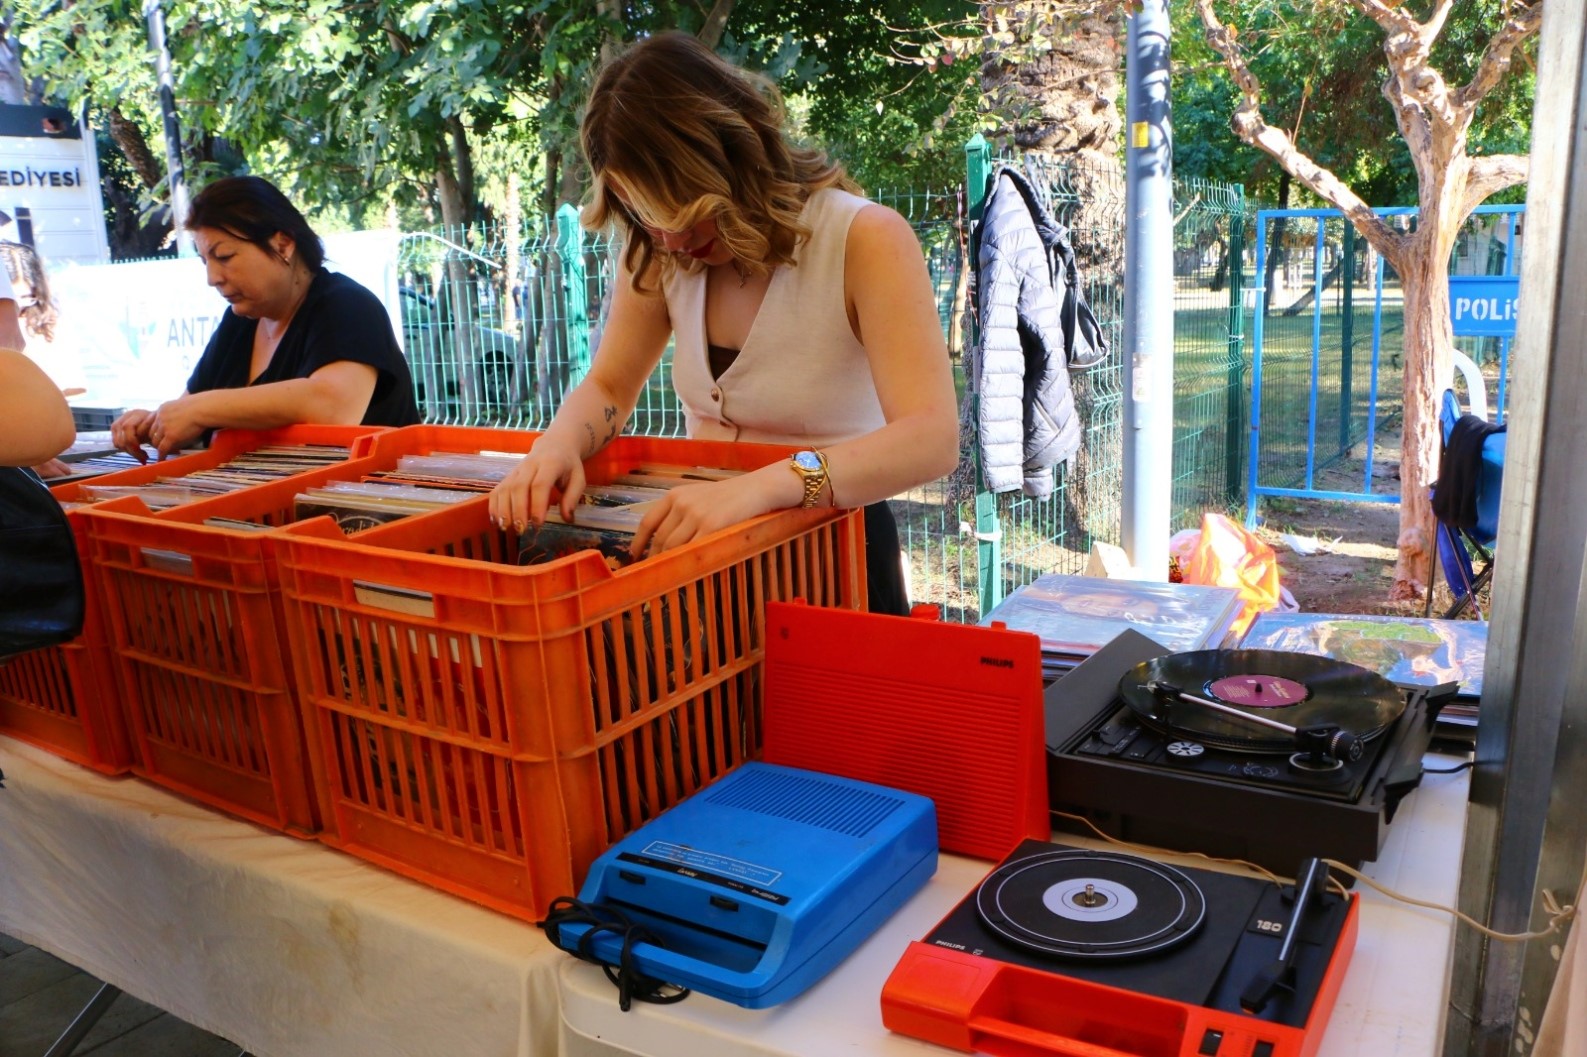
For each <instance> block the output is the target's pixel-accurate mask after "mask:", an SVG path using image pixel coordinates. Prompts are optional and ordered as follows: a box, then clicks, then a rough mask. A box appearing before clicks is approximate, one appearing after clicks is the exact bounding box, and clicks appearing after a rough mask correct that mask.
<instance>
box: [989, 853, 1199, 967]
mask: <svg viewBox="0 0 1587 1057" xmlns="http://www.w3.org/2000/svg"><path fill="white" fill-rule="evenodd" d="M975 901H976V911H977V912H978V913H979V914H980V917H981V921H982V922H983V923H984V924H985V925H986V927H987V928H989V929H991V930H992V931H993V932H995V933H997V934H999V935H1001V936H1002V937H1003V938H1005V939H1007V940H1009V941H1010V942H1012V943H1015V944H1017V945H1019V946H1021V947H1024V948H1026V949H1029V950H1034V951H1038V952H1041V953H1044V954H1055V955H1060V956H1063V957H1069V958H1130V957H1135V956H1138V955H1144V954H1150V953H1155V952H1158V951H1163V950H1167V949H1168V948H1170V947H1174V946H1176V945H1178V944H1180V943H1183V942H1184V941H1185V940H1188V939H1189V938H1190V937H1192V936H1194V935H1195V934H1196V930H1197V929H1198V928H1200V926H1201V922H1202V920H1203V918H1205V917H1206V913H1207V902H1206V898H1205V896H1204V895H1203V894H1202V892H1201V889H1200V888H1198V887H1197V886H1196V883H1195V882H1194V881H1192V880H1191V879H1190V878H1189V877H1187V876H1185V875H1184V874H1183V873H1181V872H1180V871H1178V870H1176V869H1174V868H1173V867H1172V866H1165V865H1163V864H1162V863H1157V862H1152V861H1151V860H1149V859H1141V858H1137V857H1135V856H1131V855H1120V854H1117V853H1114V852H1094V851H1079V850H1054V851H1051V852H1041V853H1039V854H1036V855H1032V856H1028V857H1025V858H1020V859H1013V860H1010V861H1009V862H1006V863H1004V864H1003V865H1002V866H1001V867H999V868H998V869H997V870H994V871H993V872H992V873H991V874H990V875H989V876H988V877H987V878H986V880H985V881H983V882H981V886H980V888H979V889H977V891H976V894H975Z"/></svg>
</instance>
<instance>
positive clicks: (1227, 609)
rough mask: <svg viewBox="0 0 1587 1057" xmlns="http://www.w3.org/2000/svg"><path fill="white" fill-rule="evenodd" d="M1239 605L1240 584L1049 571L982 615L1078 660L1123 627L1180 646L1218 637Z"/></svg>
mask: <svg viewBox="0 0 1587 1057" xmlns="http://www.w3.org/2000/svg"><path fill="white" fill-rule="evenodd" d="M1238 605H1239V592H1237V591H1236V590H1235V589H1234V588H1232V587H1208V586H1204V585H1201V584H1173V583H1149V582H1145V581H1139V580H1106V579H1102V578H1101V577H1095V576H1073V575H1068V574H1063V573H1049V574H1048V575H1046V576H1041V577H1038V578H1037V579H1036V580H1034V581H1032V582H1031V583H1030V584H1029V585H1027V586H1026V587H1022V588H1020V589H1019V590H1018V591H1015V592H1014V593H1013V594H1011V595H1009V596H1008V597H1007V598H1005V599H1004V600H1003V601H1002V602H1001V603H999V604H998V605H997V606H996V607H994V608H993V609H992V611H991V612H990V613H988V614H986V616H984V617H983V618H982V619H981V621H980V622H981V623H982V624H990V623H992V622H993V621H1001V622H1002V623H1004V624H1006V625H1007V626H1008V627H1009V628H1011V629H1013V630H1015V631H1029V632H1034V633H1035V634H1036V635H1037V636H1039V637H1040V638H1041V644H1042V652H1043V653H1045V654H1051V655H1062V656H1066V657H1074V658H1075V659H1077V660H1078V659H1082V658H1084V657H1088V656H1090V655H1091V654H1093V653H1095V652H1096V651H1097V650H1099V649H1101V648H1102V647H1103V646H1105V645H1107V644H1108V643H1109V642H1111V641H1113V639H1114V638H1115V637H1116V636H1117V635H1118V634H1119V633H1120V632H1122V631H1126V630H1133V631H1138V632H1140V633H1141V634H1142V635H1145V636H1147V637H1148V638H1150V639H1152V641H1154V642H1156V643H1158V644H1159V645H1161V646H1164V647H1166V648H1168V649H1170V650H1175V651H1179V650H1197V649H1202V648H1204V647H1206V646H1209V645H1217V644H1218V640H1220V639H1221V638H1222V635H1223V633H1224V631H1226V630H1227V628H1228V624H1229V620H1230V618H1231V616H1232V614H1233V612H1234V610H1235V608H1236V607H1237V606H1238Z"/></svg>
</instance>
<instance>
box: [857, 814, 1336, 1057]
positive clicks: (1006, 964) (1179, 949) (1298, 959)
mask: <svg viewBox="0 0 1587 1057" xmlns="http://www.w3.org/2000/svg"><path fill="white" fill-rule="evenodd" d="M1327 881H1328V871H1327V867H1326V866H1325V865H1323V864H1322V862H1321V861H1320V860H1317V859H1310V860H1307V862H1306V863H1305V864H1303V865H1302V868H1301V871H1300V876H1299V878H1298V879H1297V880H1296V881H1295V883H1294V884H1293V885H1287V886H1282V887H1281V886H1280V885H1278V884H1276V883H1273V882H1269V881H1264V880H1260V879H1257V878H1253V877H1247V876H1239V875H1235V874H1225V873H1216V872H1213V871H1210V870H1196V869H1189V868H1185V869H1180V868H1176V867H1173V866H1169V865H1166V864H1164V863H1159V862H1156V861H1154V860H1151V859H1145V858H1141V857H1138V856H1133V855H1127V854H1123V853H1120V852H1115V851H1107V850H1084V849H1077V848H1069V847H1065V846H1063V845H1057V844H1048V843H1045V842H1042V841H1026V842H1024V843H1023V844H1021V845H1020V846H1019V847H1018V848H1017V849H1015V851H1014V853H1013V854H1012V855H1010V856H1009V858H1008V859H1006V860H1004V862H1003V863H1002V864H1001V865H1000V866H998V867H997V869H995V870H993V871H992V873H991V874H989V875H988V876H987V878H986V879H985V880H984V881H983V882H981V884H980V885H979V886H977V888H976V890H975V891H973V892H972V893H970V895H969V896H967V897H966V898H965V899H964V900H963V901H962V902H961V903H960V904H959V905H958V906H957V907H955V908H954V910H953V911H952V912H951V913H950V914H949V915H948V916H947V917H946V918H944V919H943V920H942V922H941V923H940V924H939V925H938V926H937V927H936V928H935V929H934V930H933V931H932V932H931V933H930V934H929V935H928V936H927V937H926V938H925V939H924V940H922V941H919V942H915V943H911V944H910V945H909V949H908V950H907V951H906V952H905V953H904V956H903V958H902V959H901V960H900V961H899V963H898V965H897V966H896V967H895V968H894V970H893V972H892V975H891V976H889V977H888V980H887V983H886V985H885V986H884V987H883V989H882V1023H883V1024H885V1025H886V1026H887V1027H888V1028H889V1029H890V1030H892V1031H896V1032H899V1033H901V1034H904V1035H910V1036H913V1037H915V1038H919V1039H924V1040H926V1041H928V1042H934V1043H937V1044H939V1045H942V1046H948V1047H951V1048H953V1049H956V1050H962V1051H965V1052H971V1051H976V1052H982V1053H990V1054H1002V1055H1009V1057H1015V1055H1017V1057H1033V1055H1035V1054H1042V1053H1051V1054H1067V1055H1070V1057H1196V1055H1206V1057H1310V1055H1311V1054H1314V1053H1315V1052H1316V1050H1317V1047H1318V1046H1319V1044H1320V1043H1321V1041H1322V1035H1323V1030H1324V1028H1325V1027H1326V1025H1327V1022H1328V1017H1329V1014H1330V1013H1331V1012H1332V1010H1333V1006H1334V1001H1335V1000H1336V998H1337V997H1338V994H1339V987H1340V984H1341V983H1342V982H1343V979H1344V974H1345V969H1346V967H1347V966H1348V964H1349V962H1350V955H1351V953H1352V951H1353V950H1354V947H1355V938H1356V928H1357V900H1356V899H1355V898H1354V897H1352V896H1350V895H1348V894H1344V895H1341V894H1339V893H1337V892H1333V891H1329V890H1328V884H1327Z"/></svg>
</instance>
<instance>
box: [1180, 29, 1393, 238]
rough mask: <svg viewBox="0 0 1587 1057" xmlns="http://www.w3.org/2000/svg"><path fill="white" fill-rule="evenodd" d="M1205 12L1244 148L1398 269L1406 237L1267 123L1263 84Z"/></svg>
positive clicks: (1210, 41)
mask: <svg viewBox="0 0 1587 1057" xmlns="http://www.w3.org/2000/svg"><path fill="white" fill-rule="evenodd" d="M1352 2H1356V0H1352ZM1196 5H1197V7H1198V8H1199V10H1200V12H1201V21H1202V25H1203V26H1205V27H1206V30H1207V43H1208V44H1210V45H1212V48H1213V50H1214V51H1216V52H1217V53H1218V54H1219V55H1222V56H1223V61H1224V65H1225V66H1227V67H1228V69H1229V75H1230V76H1231V77H1232V78H1233V79H1234V83H1235V86H1236V87H1237V88H1239V90H1240V96H1241V101H1240V105H1239V106H1238V107H1237V108H1236V109H1235V112H1234V117H1233V118H1232V119H1231V120H1230V122H1229V124H1230V126H1231V127H1232V128H1233V129H1234V131H1235V134H1236V135H1238V136H1239V137H1240V138H1241V139H1243V140H1244V141H1245V142H1247V143H1249V144H1251V145H1252V146H1255V147H1260V148H1261V149H1262V150H1264V151H1266V152H1267V153H1268V154H1270V155H1272V156H1273V157H1274V158H1275V159H1277V161H1278V163H1279V164H1280V165H1282V166H1283V167H1284V171H1285V172H1287V173H1289V174H1290V175H1291V176H1293V177H1295V179H1297V180H1299V181H1300V182H1301V183H1303V184H1305V185H1306V186H1307V187H1309V188H1310V189H1311V190H1313V191H1315V192H1316V193H1317V194H1319V195H1321V196H1322V197H1323V198H1325V199H1327V200H1328V201H1330V202H1332V203H1333V204H1334V205H1336V206H1338V207H1339V209H1340V210H1342V211H1343V212H1344V214H1345V216H1346V217H1347V218H1348V219H1349V220H1350V222H1351V223H1353V224H1354V225H1355V227H1356V230H1357V231H1359V232H1361V234H1362V235H1363V236H1365V238H1366V239H1367V241H1368V242H1370V243H1372V246H1373V248H1374V249H1376V250H1377V251H1378V252H1379V253H1381V254H1383V256H1384V257H1386V258H1388V260H1389V262H1390V263H1391V264H1394V265H1396V266H1398V265H1399V258H1400V254H1401V249H1402V246H1403V244H1404V237H1403V236H1401V235H1400V234H1399V233H1398V232H1396V231H1395V230H1394V229H1393V228H1391V227H1389V226H1388V225H1387V224H1385V223H1384V222H1383V220H1382V218H1380V217H1379V216H1378V215H1377V214H1376V213H1374V212H1372V207H1371V206H1369V205H1367V203H1366V202H1364V201H1362V199H1361V197H1360V196H1359V195H1357V194H1356V193H1355V192H1354V191H1352V190H1351V189H1350V187H1349V185H1347V184H1346V183H1345V182H1344V181H1343V180H1341V179H1339V177H1338V176H1335V175H1334V173H1333V172H1332V171H1331V170H1329V169H1327V168H1325V167H1323V166H1321V165H1318V164H1317V163H1316V162H1315V161H1313V160H1312V159H1311V158H1310V157H1308V156H1307V155H1306V154H1305V153H1304V152H1303V151H1301V149H1300V148H1299V147H1297V146H1296V145H1295V141H1294V140H1292V139H1291V138H1290V137H1289V134H1288V133H1286V132H1285V131H1284V130H1283V129H1279V128H1274V127H1273V126H1271V125H1269V124H1268V123H1267V122H1266V121H1265V120H1263V118H1262V98H1261V89H1262V86H1261V83H1260V82H1258V81H1257V79H1256V75H1255V74H1253V73H1252V72H1251V68H1250V66H1249V65H1247V64H1246V61H1245V57H1244V55H1243V54H1242V53H1241V51H1240V46H1239V44H1238V43H1236V41H1235V39H1234V36H1233V35H1232V34H1231V33H1230V32H1229V30H1228V27H1226V26H1224V24H1223V23H1222V22H1220V21H1219V20H1218V16H1217V14H1216V13H1215V12H1214V11H1213V10H1212V0H1196Z"/></svg>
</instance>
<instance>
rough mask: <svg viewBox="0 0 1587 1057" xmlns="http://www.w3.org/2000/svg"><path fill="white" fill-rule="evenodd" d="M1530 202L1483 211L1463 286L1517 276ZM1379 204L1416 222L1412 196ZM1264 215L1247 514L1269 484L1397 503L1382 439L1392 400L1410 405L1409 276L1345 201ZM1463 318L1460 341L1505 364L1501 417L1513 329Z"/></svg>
mask: <svg viewBox="0 0 1587 1057" xmlns="http://www.w3.org/2000/svg"><path fill="white" fill-rule="evenodd" d="M1524 208H1525V207H1523V206H1519V205H1500V206H1481V207H1479V208H1478V209H1477V210H1476V212H1475V213H1474V214H1473V215H1472V216H1471V218H1470V219H1468V220H1467V222H1466V225H1465V227H1463V228H1462V230H1461V233H1460V236H1459V237H1458V239H1457V240H1456V249H1455V253H1454V255H1453V258H1452V259H1451V261H1450V273H1451V283H1452V285H1454V284H1455V283H1457V282H1459V281H1461V280H1462V279H1466V280H1468V281H1469V277H1471V276H1512V277H1513V276H1516V275H1518V274H1519V270H1520V252H1519V249H1520V238H1521V234H1522V214H1523V212H1524ZM1374 212H1375V213H1377V214H1378V215H1379V216H1380V217H1384V218H1386V219H1387V221H1388V222H1389V223H1390V224H1392V225H1395V226H1398V227H1400V228H1401V229H1403V230H1408V229H1409V228H1410V227H1411V226H1412V225H1414V224H1415V223H1416V214H1417V210H1416V209H1415V208H1412V207H1398V208H1385V209H1376V210H1374ZM1256 218H1257V219H1256V266H1255V269H1254V271H1253V273H1252V276H1251V281H1250V284H1249V286H1248V289H1249V290H1250V294H1249V301H1250V311H1251V314H1252V320H1251V326H1250V333H1251V335H1252V367H1251V401H1250V408H1251V413H1250V436H1249V438H1248V440H1249V458H1248V460H1247V463H1246V519H1245V520H1246V525H1247V526H1248V527H1254V526H1255V525H1256V517H1257V503H1258V501H1259V500H1260V498H1261V497H1262V496H1292V497H1300V498H1308V499H1348V500H1354V501H1356V502H1380V503H1395V502H1398V501H1399V487H1398V483H1397V482H1395V481H1385V482H1381V483H1379V485H1378V486H1377V487H1374V480H1375V478H1376V476H1377V473H1376V472H1375V471H1378V470H1379V468H1377V467H1375V466H1374V447H1375V445H1376V443H1377V435H1378V428H1379V411H1380V404H1381V405H1382V407H1381V410H1382V411H1383V413H1384V415H1385V417H1387V418H1388V419H1390V420H1393V419H1394V418H1397V417H1398V416H1399V414H1400V406H1399V402H1400V393H1401V391H1402V390H1401V382H1400V370H1401V367H1402V366H1403V362H1404V360H1403V348H1402V344H1401V342H1402V338H1403V335H1404V316H1403V300H1402V297H1401V290H1400V285H1399V280H1398V278H1397V276H1395V274H1394V271H1393V269H1392V268H1391V267H1389V266H1388V264H1387V262H1385V261H1384V259H1383V257H1382V256H1381V255H1379V254H1378V253H1377V252H1375V251H1374V250H1372V249H1371V247H1370V246H1369V245H1368V244H1367V242H1366V240H1365V239H1362V238H1361V237H1360V236H1359V235H1357V234H1356V233H1355V229H1354V228H1353V227H1352V226H1351V225H1350V224H1349V223H1348V222H1347V221H1346V220H1345V219H1344V215H1343V213H1341V212H1340V211H1339V210H1337V209H1263V210H1259V211H1258V212H1257V214H1256ZM1297 229H1298V230H1297ZM1483 322H1484V323H1488V322H1489V321H1487V320H1484V321H1483ZM1462 329H1464V328H1460V327H1457V338H1456V345H1457V347H1459V348H1461V350H1462V351H1463V352H1466V353H1467V355H1469V356H1471V357H1472V359H1474V360H1475V361H1476V362H1477V363H1478V364H1479V365H1482V364H1485V363H1486V364H1496V370H1497V374H1498V386H1497V400H1496V402H1495V403H1496V407H1497V411H1498V414H1499V415H1500V416H1501V417H1502V415H1503V412H1504V399H1505V379H1506V377H1507V375H1508V371H1509V354H1510V338H1509V337H1508V336H1505V335H1503V334H1502V333H1495V329H1496V328H1494V327H1493V326H1491V325H1486V326H1479V327H1474V328H1472V331H1471V333H1470V334H1469V336H1460V335H1461V331H1462ZM1499 329H1502V328H1499ZM1380 398H1381V399H1380Z"/></svg>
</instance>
